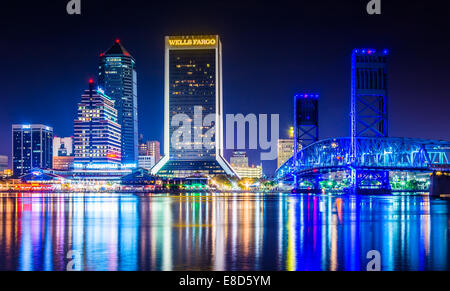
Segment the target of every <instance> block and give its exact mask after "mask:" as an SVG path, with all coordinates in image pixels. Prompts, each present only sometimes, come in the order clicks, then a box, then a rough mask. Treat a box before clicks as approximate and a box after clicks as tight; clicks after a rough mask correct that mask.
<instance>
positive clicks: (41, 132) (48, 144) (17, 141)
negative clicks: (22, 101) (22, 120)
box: [12, 124, 53, 177]
mask: <svg viewBox="0 0 450 291" xmlns="http://www.w3.org/2000/svg"><path fill="white" fill-rule="evenodd" d="M12 135H13V136H12V147H13V174H14V176H15V177H19V176H21V175H24V174H27V173H28V172H29V171H30V170H31V169H33V168H39V169H51V168H52V156H53V128H51V127H49V126H46V125H42V124H31V125H28V124H26V125H25V124H13V126H12Z"/></svg>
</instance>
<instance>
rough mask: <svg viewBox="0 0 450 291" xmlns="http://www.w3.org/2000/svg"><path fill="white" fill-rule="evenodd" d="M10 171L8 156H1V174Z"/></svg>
mask: <svg viewBox="0 0 450 291" xmlns="http://www.w3.org/2000/svg"><path fill="white" fill-rule="evenodd" d="M7 169H9V166H8V156H3V155H2V156H0V172H3V171H5V170H7Z"/></svg>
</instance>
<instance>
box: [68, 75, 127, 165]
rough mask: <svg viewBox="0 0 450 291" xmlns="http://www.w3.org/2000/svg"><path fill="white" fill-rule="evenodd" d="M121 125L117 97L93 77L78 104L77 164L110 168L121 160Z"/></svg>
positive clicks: (75, 123) (75, 132)
mask: <svg viewBox="0 0 450 291" xmlns="http://www.w3.org/2000/svg"><path fill="white" fill-rule="evenodd" d="M120 141H121V136H120V125H119V124H118V122H117V109H116V108H115V107H114V100H113V99H112V98H110V97H109V96H107V95H106V94H105V93H104V92H103V91H102V90H101V89H95V85H94V82H93V80H90V81H89V89H88V90H85V92H84V94H83V95H82V96H81V102H80V103H79V104H78V117H77V119H75V121H74V156H75V158H74V167H76V168H84V167H87V168H95V167H99V168H108V167H115V166H117V165H118V164H120V163H121V143H120Z"/></svg>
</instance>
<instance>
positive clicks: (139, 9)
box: [0, 0, 450, 174]
mask: <svg viewBox="0 0 450 291" xmlns="http://www.w3.org/2000/svg"><path fill="white" fill-rule="evenodd" d="M68 2H69V1H68V0H59V1H43V0H41V1H38V0H35V1H7V2H6V3H2V8H1V12H2V15H1V18H0V31H1V34H0V35H1V37H2V40H1V45H0V55H1V56H2V63H3V65H2V66H1V68H0V80H1V85H2V86H1V91H0V92H1V95H0V96H1V105H0V113H1V114H0V154H7V155H10V153H11V124H12V123H22V122H28V123H43V124H47V125H50V126H53V127H54V131H55V134H56V135H58V136H70V135H72V124H73V119H74V117H75V114H76V104H77V102H78V101H79V100H80V95H81V93H82V92H83V90H84V89H85V88H86V86H87V81H88V79H89V78H90V77H95V76H96V73H97V66H98V56H99V54H100V53H101V52H103V51H105V50H106V49H108V48H109V47H110V46H111V45H112V43H113V41H114V40H115V39H116V38H120V40H121V42H122V43H123V45H124V46H125V48H127V49H128V51H130V53H131V54H132V55H133V56H134V57H135V59H136V61H137V66H138V102H139V103H138V104H139V107H138V108H139V131H140V132H141V133H143V134H144V136H145V138H146V139H157V140H160V141H162V140H163V102H164V100H163V62H164V36H165V35H178V34H219V35H220V37H221V40H222V44H223V85H224V108H225V113H243V114H247V113H255V114H259V113H267V114H271V113H278V114H280V119H281V132H282V133H283V134H287V128H288V127H289V126H290V125H291V124H292V122H293V120H292V115H293V114H292V103H293V95H294V93H295V92H297V91H301V90H317V91H318V92H319V93H320V95H321V96H320V137H321V138H326V137H333V136H345V135H348V134H349V129H350V124H349V107H350V97H349V95H350V54H351V51H352V49H353V48H355V47H372V48H379V49H381V48H389V49H390V62H389V76H388V78H389V98H390V101H389V113H390V114H389V118H390V135H391V136H405V137H422V138H434V139H446V140H450V114H449V111H450V98H449V95H450V37H449V36H450V22H449V21H448V19H450V12H449V11H450V10H449V5H448V4H445V3H446V1H435V0H427V1H425V0H422V1H405V0H396V1H392V0H389V1H388V0H381V3H382V14H381V15H372V16H370V15H368V14H367V12H366V9H365V6H366V4H367V3H368V2H369V0H355V1H336V0H334V1H331V0H308V1H302V0H297V1H293V2H285V1H262V0H259V1H244V0H242V1H238V2H234V1H213V0H209V1H179V2H178V1H158V2H155V1H136V0H128V1H115V0H81V3H82V15H81V16H79V15H68V14H67V13H66V4H67V3H68ZM392 2H395V4H393V3H392ZM258 158H259V154H258V153H257V152H256V151H254V152H252V153H250V161H251V162H252V163H258V162H259V161H258ZM275 162H276V161H274V162H265V163H264V165H263V166H264V167H265V171H266V173H268V174H270V173H271V172H272V171H273V170H274V168H275Z"/></svg>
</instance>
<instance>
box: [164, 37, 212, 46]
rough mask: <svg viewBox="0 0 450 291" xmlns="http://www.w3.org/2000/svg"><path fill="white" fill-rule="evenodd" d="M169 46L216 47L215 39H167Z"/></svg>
mask: <svg viewBox="0 0 450 291" xmlns="http://www.w3.org/2000/svg"><path fill="white" fill-rule="evenodd" d="M168 41H169V45H170V46H213V45H216V43H217V40H216V39H215V38H198V37H192V38H169V40H168Z"/></svg>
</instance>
